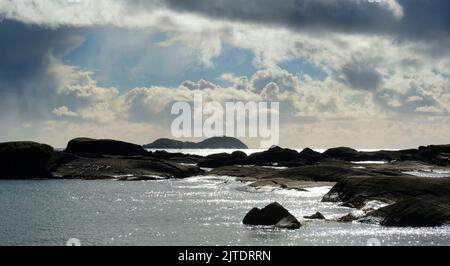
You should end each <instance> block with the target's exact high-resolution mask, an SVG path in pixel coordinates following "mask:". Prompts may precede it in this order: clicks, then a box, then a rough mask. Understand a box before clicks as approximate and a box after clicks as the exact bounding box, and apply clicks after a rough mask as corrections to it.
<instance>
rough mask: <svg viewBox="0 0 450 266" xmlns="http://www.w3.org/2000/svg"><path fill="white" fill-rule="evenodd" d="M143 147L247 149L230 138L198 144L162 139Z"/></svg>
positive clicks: (207, 140)
mask: <svg viewBox="0 0 450 266" xmlns="http://www.w3.org/2000/svg"><path fill="white" fill-rule="evenodd" d="M143 147H144V148H146V149H248V147H247V145H245V144H244V143H243V142H242V141H240V140H238V139H236V138H232V137H213V138H209V139H205V140H203V141H201V142H198V143H195V142H189V141H179V140H173V139H167V138H162V139H157V140H155V141H154V142H153V143H150V144H146V145H143Z"/></svg>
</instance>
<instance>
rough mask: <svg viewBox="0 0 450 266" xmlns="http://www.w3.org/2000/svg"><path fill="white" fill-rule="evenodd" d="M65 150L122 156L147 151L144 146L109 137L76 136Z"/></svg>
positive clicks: (143, 153)
mask: <svg viewBox="0 0 450 266" xmlns="http://www.w3.org/2000/svg"><path fill="white" fill-rule="evenodd" d="M65 152H67V153H76V154H85V153H90V154H100V155H123V156H133V155H145V154H147V151H146V150H145V149H144V148H142V147H141V146H139V145H136V144H132V143H128V142H124V141H118V140H111V139H90V138H76V139H73V140H71V141H69V143H68V144H67V148H66V150H65Z"/></svg>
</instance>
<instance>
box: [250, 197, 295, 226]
mask: <svg viewBox="0 0 450 266" xmlns="http://www.w3.org/2000/svg"><path fill="white" fill-rule="evenodd" d="M242 223H243V224H246V225H266V226H274V227H276V228H285V229H298V228H300V226H301V224H300V222H299V221H298V220H297V219H296V218H295V217H294V216H293V215H292V214H291V213H290V212H289V211H288V210H286V209H285V208H284V207H283V206H281V205H280V204H279V203H278V202H273V203H271V204H269V205H267V206H266V207H264V208H262V209H259V208H253V209H251V210H250V211H249V212H248V213H247V215H245V217H244V220H243V221H242Z"/></svg>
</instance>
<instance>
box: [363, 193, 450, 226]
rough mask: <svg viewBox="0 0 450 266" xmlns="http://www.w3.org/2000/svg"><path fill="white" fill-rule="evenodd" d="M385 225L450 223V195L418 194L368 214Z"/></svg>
mask: <svg viewBox="0 0 450 266" xmlns="http://www.w3.org/2000/svg"><path fill="white" fill-rule="evenodd" d="M368 216H371V217H378V218H381V221H380V224H381V225H384V226H411V227H425V226H441V225H444V224H449V223H450V197H435V196H431V195H428V196H417V197H411V198H407V199H404V200H400V201H399V202H396V203H394V204H392V205H389V206H386V207H383V208H380V209H378V210H376V211H373V212H371V213H369V214H368Z"/></svg>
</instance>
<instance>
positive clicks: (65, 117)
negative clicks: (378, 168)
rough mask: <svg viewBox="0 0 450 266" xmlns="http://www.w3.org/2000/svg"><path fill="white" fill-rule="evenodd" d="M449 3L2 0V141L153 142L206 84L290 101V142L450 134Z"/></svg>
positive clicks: (378, 142) (237, 96)
mask: <svg viewBox="0 0 450 266" xmlns="http://www.w3.org/2000/svg"><path fill="white" fill-rule="evenodd" d="M449 12H450V1H447V0H280V1H272V0H245V1H244V0H215V1H211V0H146V1H143V0H127V1H125V0H110V1H108V0H45V1H44V0H41V1H40V0H14V1H12V0H0V141H13V140H33V141H39V142H44V143H48V144H51V145H53V146H54V147H65V145H66V143H67V141H68V140H70V139H71V138H74V137H79V136H86V137H94V138H113V139H120V140H125V141H130V142H134V143H139V144H145V143H150V142H152V141H153V140H155V139H156V138H159V137H171V132H170V125H171V123H172V121H173V119H174V118H175V117H174V116H173V115H171V113H170V110H171V106H172V104H173V103H174V102H175V101H188V102H189V101H191V100H192V98H193V95H194V94H195V93H201V94H202V95H203V98H204V99H205V100H206V101H217V102H220V103H224V102H229V101H243V102H246V101H257V102H258V101H278V102H280V143H279V144H280V145H281V146H284V147H291V148H303V147H312V148H328V147H335V146H351V147H355V148H367V149H370V148H410V147H417V146H419V145H425V144H443V143H450V115H449V111H450V16H448V14H449ZM194 140H195V139H194ZM244 141H245V142H246V143H247V144H249V146H251V147H255V145H257V143H259V142H258V140H255V139H245V140H244Z"/></svg>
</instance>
